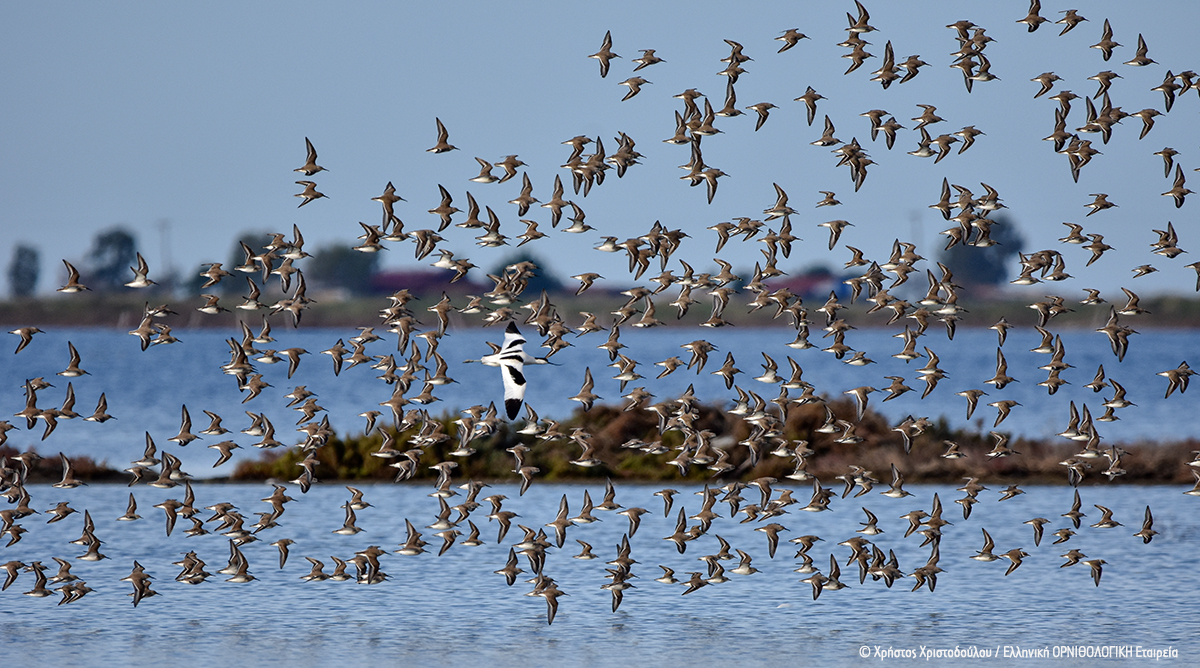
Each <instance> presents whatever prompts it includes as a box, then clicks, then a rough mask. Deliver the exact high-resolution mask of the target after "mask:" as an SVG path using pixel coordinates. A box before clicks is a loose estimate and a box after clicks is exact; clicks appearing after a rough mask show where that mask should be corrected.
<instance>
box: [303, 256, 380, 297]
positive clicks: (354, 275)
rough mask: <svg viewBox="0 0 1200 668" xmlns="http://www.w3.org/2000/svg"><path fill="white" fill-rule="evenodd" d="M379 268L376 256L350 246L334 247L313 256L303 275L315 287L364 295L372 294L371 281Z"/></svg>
mask: <svg viewBox="0 0 1200 668" xmlns="http://www.w3.org/2000/svg"><path fill="white" fill-rule="evenodd" d="M378 269H379V253H363V252H360V251H356V250H354V249H353V248H351V247H350V246H346V245H341V244H333V245H329V246H324V247H322V248H320V249H318V250H317V252H316V253H314V254H313V257H312V259H311V260H309V261H308V266H307V267H305V269H304V275H305V277H306V278H307V279H308V282H309V283H310V284H311V285H313V286H314V287H318V286H319V287H326V288H341V289H344V290H346V291H348V292H351V293H356V294H364V293H368V292H370V291H371V279H372V277H374V276H375V272H376V271H378Z"/></svg>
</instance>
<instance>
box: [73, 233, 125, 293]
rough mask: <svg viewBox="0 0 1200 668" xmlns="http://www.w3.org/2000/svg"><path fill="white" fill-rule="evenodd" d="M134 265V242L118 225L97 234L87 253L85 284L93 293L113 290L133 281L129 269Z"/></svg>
mask: <svg viewBox="0 0 1200 668" xmlns="http://www.w3.org/2000/svg"><path fill="white" fill-rule="evenodd" d="M136 264H137V240H136V239H135V238H134V236H133V233H132V232H130V231H129V230H128V229H126V228H124V227H121V226H117V227H113V228H110V229H108V230H105V231H103V232H100V233H98V234H96V238H95V239H94V240H93V241H92V248H91V250H89V251H88V260H87V266H88V268H89V269H88V272H87V274H88V275H87V279H86V280H85V281H84V283H86V284H87V285H88V286H89V287H90V288H92V290H95V291H103V290H116V289H118V288H120V287H121V286H122V285H124V284H125V283H126V282H128V281H129V280H130V279H132V278H133V274H132V273H131V272H130V271H129V268H130V267H133V266H136Z"/></svg>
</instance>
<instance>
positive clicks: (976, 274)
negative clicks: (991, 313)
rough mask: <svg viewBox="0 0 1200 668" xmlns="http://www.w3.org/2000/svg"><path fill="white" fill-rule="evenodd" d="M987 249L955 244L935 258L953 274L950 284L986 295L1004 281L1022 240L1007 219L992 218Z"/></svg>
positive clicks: (1009, 219)
mask: <svg viewBox="0 0 1200 668" xmlns="http://www.w3.org/2000/svg"><path fill="white" fill-rule="evenodd" d="M992 220H994V221H995V224H994V225H993V226H992V228H991V235H990V236H991V238H992V240H993V241H995V242H996V243H995V244H993V245H991V246H984V247H982V248H981V247H978V246H966V245H963V244H958V245H956V246H954V247H953V248H951V249H949V250H944V251H942V253H941V255H940V257H939V259H940V260H941V262H942V263H943V264H945V265H946V266H947V267H949V268H950V271H952V272H954V282H955V283H957V284H959V285H961V286H962V287H963V289H964V290H966V291H968V292H974V293H979V292H986V291H988V290H992V289H995V288H997V287H999V286H1001V285H1004V283H1005V282H1006V281H1008V277H1009V273H1010V269H1011V268H1012V267H1011V266H1010V262H1011V261H1012V259H1013V258H1014V257H1015V256H1017V255H1018V254H1020V253H1021V251H1023V250H1024V248H1025V239H1024V237H1022V236H1021V232H1020V231H1019V230H1017V228H1016V226H1015V225H1014V224H1013V222H1012V219H1011V218H1010V217H1009V216H1004V215H999V216H994V217H993V218H992Z"/></svg>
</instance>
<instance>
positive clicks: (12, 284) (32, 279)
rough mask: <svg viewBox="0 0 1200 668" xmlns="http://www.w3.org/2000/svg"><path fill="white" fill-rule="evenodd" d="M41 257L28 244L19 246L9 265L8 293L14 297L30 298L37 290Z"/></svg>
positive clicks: (15, 249)
mask: <svg viewBox="0 0 1200 668" xmlns="http://www.w3.org/2000/svg"><path fill="white" fill-rule="evenodd" d="M40 265H41V256H40V254H39V253H38V249H36V248H34V247H33V246H30V245H28V244H17V247H16V248H14V249H13V257H12V262H10V263H9V264H8V291H9V293H10V294H12V296H13V297H28V296H30V295H32V294H33V291H34V290H36V289H37V282H38V274H39V273H40Z"/></svg>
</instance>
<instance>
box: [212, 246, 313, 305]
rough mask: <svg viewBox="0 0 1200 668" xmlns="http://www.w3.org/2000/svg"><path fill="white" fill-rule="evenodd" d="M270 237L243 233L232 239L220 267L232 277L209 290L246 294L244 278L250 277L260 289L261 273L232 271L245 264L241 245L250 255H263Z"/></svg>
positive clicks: (227, 277) (244, 254)
mask: <svg viewBox="0 0 1200 668" xmlns="http://www.w3.org/2000/svg"><path fill="white" fill-rule="evenodd" d="M271 236H272V235H271V234H270V233H268V232H257V231H244V232H242V233H241V234H239V235H238V237H237V239H234V241H233V247H232V248H230V249H229V257H228V259H226V260H225V264H224V265H223V266H222V268H223V269H224V270H225V271H232V272H233V276H226V277H225V278H223V279H221V282H220V283H219V284H217V285H215V286H213V287H211V288H209V290H217V289H219V290H220V291H221V292H223V293H226V294H246V291H247V287H246V279H245V277H246V276H249V277H251V278H252V279H253V280H254V282H255V283H257V284H258V285H259V286H260V287H261V286H262V274H261V273H256V274H244V273H242V272H240V271H234V267H237V266H239V265H242V264H245V263H246V253H245V251H243V250H242V243H245V244H246V245H247V246H249V247H250V252H252V253H264V252H266V249H265V248H264V246H266V245H267V244H269V243H271ZM257 266H259V268H260V269H261V268H262V266H261V265H257ZM275 266H276V267H278V266H279V262H276V263H275ZM201 271H202V269H201V268H200V267H197V268H196V273H197V274H199V273H200V272H201ZM307 273H308V272H305V274H307Z"/></svg>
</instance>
